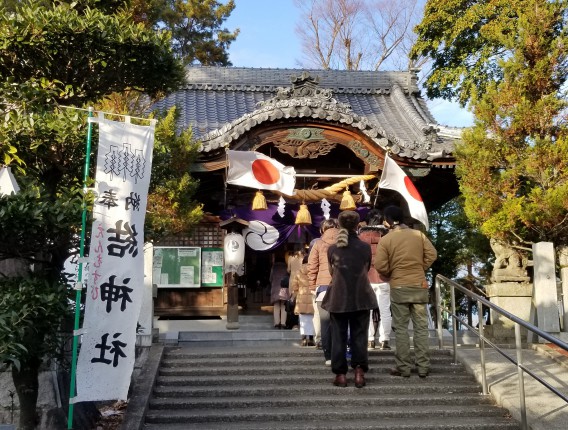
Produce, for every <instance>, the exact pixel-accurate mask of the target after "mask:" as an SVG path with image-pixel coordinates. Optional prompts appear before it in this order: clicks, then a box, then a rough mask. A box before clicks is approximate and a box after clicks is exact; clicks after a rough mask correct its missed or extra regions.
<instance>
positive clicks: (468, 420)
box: [144, 417, 519, 430]
mask: <svg viewBox="0 0 568 430" xmlns="http://www.w3.org/2000/svg"><path fill="white" fill-rule="evenodd" d="M229 428H230V429H231V430H519V425H518V424H517V423H516V422H515V421H513V420H511V419H510V418H507V417H490V418H489V419H485V418H483V417H460V418H459V420H448V419H447V417H429V418H428V419H427V420H424V418H423V417H419V418H414V417H405V418H404V419H399V418H381V419H380V420H377V419H359V418H353V419H350V420H341V421H329V420H327V419H323V420H320V421H315V422H314V421H308V420H304V419H302V420H298V421H295V422H282V421H271V422H264V423H257V422H240V421H232V422H231V425H230V427H228V426H227V423H207V424H204V423H195V424H194V423H191V422H185V423H183V424H176V423H159V424H150V423H148V424H146V425H145V426H144V430H227V429H229Z"/></svg>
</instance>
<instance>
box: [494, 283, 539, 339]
mask: <svg viewBox="0 0 568 430" xmlns="http://www.w3.org/2000/svg"><path fill="white" fill-rule="evenodd" d="M485 291H486V293H487V296H488V297H489V300H490V301H491V303H494V304H495V305H497V306H499V307H500V308H503V309H504V310H506V311H507V312H509V313H511V314H513V315H515V316H517V317H519V318H521V319H523V320H525V321H527V322H531V321H530V318H531V306H532V296H533V286H532V284H530V283H528V282H499V283H493V284H490V285H487V286H486V288H485ZM490 313H491V325H490V326H488V327H486V332H487V334H488V336H490V337H492V338H493V339H494V340H495V341H496V342H497V343H506V344H510V343H514V341H515V330H514V329H515V325H514V323H513V322H512V321H511V320H510V319H508V318H505V317H503V316H501V315H500V314H498V313H497V312H493V311H491V312H490ZM521 334H522V335H523V337H525V336H526V330H524V329H523V330H521Z"/></svg>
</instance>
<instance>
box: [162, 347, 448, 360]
mask: <svg viewBox="0 0 568 430" xmlns="http://www.w3.org/2000/svg"><path fill="white" fill-rule="evenodd" d="M450 354H451V353H450V351H449V350H443V349H430V359H431V360H432V361H437V360H445V361H450V360H453V358H452V357H451V355H450ZM322 356H323V352H322V351H321V350H318V349H316V348H314V347H303V348H302V347H298V348H287V349H278V350H276V349H272V348H266V349H264V348H256V349H250V350H248V349H238V350H237V349H230V348H223V349H217V350H214V351H212V350H209V351H208V352H207V355H204V354H203V352H202V350H201V349H199V348H167V349H166V350H165V352H164V359H163V361H162V362H163V363H165V362H172V363H174V362H175V361H182V360H191V362H192V363H196V364H197V363H209V362H210V360H216V361H218V362H223V361H224V362H228V363H230V362H234V360H236V359H241V360H242V359H245V358H246V359H247V360H251V361H258V362H263V361H266V359H267V358H270V359H271V360H275V361H276V362H279V363H283V364H284V363H286V362H289V361H290V360H291V359H294V361H295V362H302V363H303V361H298V360H315V359H316V358H321V357H322ZM385 357H391V358H392V357H394V351H393V350H388V351H381V350H378V349H373V350H370V351H369V360H375V359H377V360H379V359H381V358H385ZM271 362H274V361H271Z"/></svg>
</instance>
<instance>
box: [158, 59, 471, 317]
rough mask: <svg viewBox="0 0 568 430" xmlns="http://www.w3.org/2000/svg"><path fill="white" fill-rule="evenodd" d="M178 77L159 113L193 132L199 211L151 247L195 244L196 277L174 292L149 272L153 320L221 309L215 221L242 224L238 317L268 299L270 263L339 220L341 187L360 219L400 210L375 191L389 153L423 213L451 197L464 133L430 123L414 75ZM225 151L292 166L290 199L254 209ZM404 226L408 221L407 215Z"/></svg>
mask: <svg viewBox="0 0 568 430" xmlns="http://www.w3.org/2000/svg"><path fill="white" fill-rule="evenodd" d="M186 76H187V83H186V85H185V87H184V88H182V89H181V90H179V91H177V92H175V93H173V94H171V95H169V96H168V97H166V98H164V99H163V100H161V101H160V102H158V103H157V105H156V108H157V109H160V110H166V109H169V108H171V107H172V106H174V105H175V106H177V107H178V108H179V110H180V113H181V116H180V122H179V124H178V128H179V129H180V130H182V129H187V128H191V129H192V131H193V136H194V138H195V139H196V140H198V141H199V142H200V149H199V151H200V154H199V157H198V160H197V162H196V163H195V165H194V166H193V169H192V172H191V173H192V175H193V176H194V177H195V178H196V179H198V180H199V181H200V185H199V189H198V192H197V195H196V196H195V198H196V200H197V201H199V202H201V203H203V205H204V206H203V209H204V211H205V213H206V214H207V215H206V217H205V218H204V220H203V222H202V223H201V224H200V225H199V226H197V227H196V228H195V230H194V231H193V233H192V234H191V236H190V237H177V238H171V239H169V240H167V241H163V242H161V243H159V244H156V245H157V249H159V247H160V246H164V247H166V249H164V250H163V252H165V253H167V252H175V249H176V247H182V248H180V249H186V250H192V249H197V250H198V251H200V255H201V267H199V268H196V269H195V271H197V272H200V275H198V274H195V276H196V279H198V278H199V276H200V277H201V281H199V280H197V281H195V282H193V283H192V284H191V286H189V287H183V285H182V284H181V283H179V282H180V281H179V280H174V278H176V276H178V275H176V274H174V273H169V274H167V273H166V274H165V276H164V275H161V276H162V278H161V280H159V282H156V279H155V280H154V283H155V284H157V285H158V295H157V298H156V300H155V304H154V305H155V311H154V312H155V314H156V315H157V316H180V317H183V316H205V315H212V316H215V315H224V314H225V312H226V308H227V291H226V290H227V288H226V286H227V285H226V280H222V278H224V276H223V274H222V268H220V267H218V266H219V264H220V263H219V258H220V257H221V255H222V251H223V240H224V235H225V233H226V231H225V230H223V228H222V225H223V221H226V220H228V219H231V218H233V219H239V220H243V221H245V222H247V223H249V224H248V226H246V227H245V229H244V231H243V237H244V238H245V242H246V251H245V264H244V268H243V271H242V273H241V274H240V275H241V276H239V277H238V287H239V306H240V311H241V312H258V311H261V310H262V309H263V308H264V307H266V306H268V305H269V295H267V283H268V277H269V276H270V266H271V262H272V261H273V260H274V258H275V257H278V258H282V257H283V256H285V255H287V254H288V253H290V252H292V251H294V250H297V249H306V248H307V246H308V244H309V243H310V241H311V240H312V239H313V238H316V237H318V236H319V226H320V223H321V222H322V220H324V219H325V218H326V217H329V216H331V217H337V215H338V213H339V208H340V205H341V201H342V199H344V198H345V197H346V194H345V192H346V191H347V192H348V193H347V194H349V195H350V196H351V197H352V198H353V199H354V202H355V206H356V210H357V211H359V212H360V214H361V217H362V219H364V218H365V214H366V213H367V211H368V210H369V209H370V208H373V207H376V208H378V209H383V208H384V207H386V206H388V205H390V204H398V205H400V206H401V207H402V208H403V209H405V210H406V212H407V213H408V210H407V208H405V203H404V199H401V197H400V195H398V194H397V193H396V192H394V191H390V190H386V189H379V188H378V186H377V184H378V181H379V178H380V175H381V171H382V168H383V163H384V160H385V156H386V154H387V153H388V154H389V156H390V157H391V158H392V159H393V160H394V161H396V163H397V164H398V165H399V166H400V167H401V168H402V169H403V170H404V172H405V173H406V175H408V177H409V178H410V180H411V181H412V182H413V184H414V186H415V187H416V189H417V190H418V192H419V193H420V195H421V197H422V199H423V201H424V204H425V207H426V210H427V211H431V210H433V209H436V208H439V207H440V206H441V205H443V204H444V203H446V202H447V201H449V200H450V199H452V198H453V197H455V196H457V195H458V193H459V189H458V183H457V180H456V177H455V171H454V168H455V158H454V155H453V152H454V146H455V143H456V142H457V141H458V140H459V139H460V136H461V131H462V130H461V129H460V128H453V127H447V126H443V125H440V124H438V123H437V122H436V120H435V118H434V117H433V116H432V114H431V113H430V112H429V110H428V107H427V105H426V101H425V100H424V98H423V97H422V96H421V93H420V89H419V87H418V76H417V71H415V70H411V71H408V72H383V71H346V70H301V69H264V68H263V69H260V68H233V67H204V66H200V67H188V68H187V75H186ZM229 149H230V150H235V151H256V152H259V153H262V154H265V155H267V156H268V157H271V158H272V159H275V160H277V161H279V162H280V163H282V164H283V165H284V166H292V167H294V169H295V172H296V186H295V194H294V195H293V196H288V195H283V194H281V193H278V192H272V191H266V190H263V192H262V194H263V197H264V199H265V200H266V209H262V210H253V205H252V204H253V200H254V199H255V196H256V195H257V191H258V190H256V189H253V188H247V187H242V186H236V185H228V184H226V177H227V168H228V158H227V153H226V151H227V150H229ZM302 206H303V207H304V209H306V208H307V209H308V211H309V214H310V221H311V222H310V223H308V224H306V223H299V224H298V223H297V219H298V211H299V210H300V208H301V207H302ZM408 223H409V224H411V225H413V224H414V225H416V224H417V222H416V221H415V220H413V219H411V218H410V217H409V218H408ZM416 227H418V225H416ZM168 247H171V248H172V249H167V248H168ZM185 247H188V248H185ZM188 255H189V254H188ZM164 258H165V257H164ZM188 261H190V260H188ZM215 262H216V263H215ZM189 264H191V263H189ZM216 264H217V266H215V265H216ZM155 270H156V269H155ZM171 270H174V269H171ZM175 270H177V269H175ZM190 273H191V274H194V271H193V269H192V271H191V272H190ZM186 275H187V274H186ZM215 275H217V277H216V278H215ZM156 277H158V278H159V277H160V274H159V270H158V273H157V274H156V276H155V278H156ZM178 277H179V276H178ZM181 277H182V278H184V276H183V275H181ZM268 290H269V287H268Z"/></svg>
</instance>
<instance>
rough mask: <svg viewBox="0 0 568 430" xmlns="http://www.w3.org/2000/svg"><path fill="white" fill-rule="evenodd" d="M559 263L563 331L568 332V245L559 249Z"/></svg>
mask: <svg viewBox="0 0 568 430" xmlns="http://www.w3.org/2000/svg"><path fill="white" fill-rule="evenodd" d="M558 263H559V264H560V281H561V282H562V304H563V308H564V312H563V315H562V317H563V322H564V324H563V325H564V327H563V328H562V331H563V332H565V333H568V246H564V247H562V248H560V250H559V251H558Z"/></svg>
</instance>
